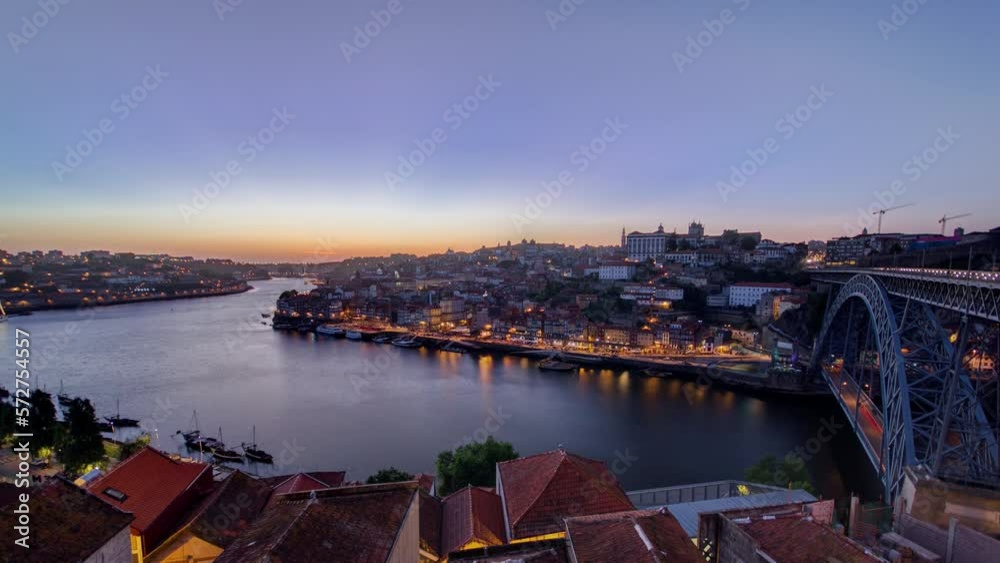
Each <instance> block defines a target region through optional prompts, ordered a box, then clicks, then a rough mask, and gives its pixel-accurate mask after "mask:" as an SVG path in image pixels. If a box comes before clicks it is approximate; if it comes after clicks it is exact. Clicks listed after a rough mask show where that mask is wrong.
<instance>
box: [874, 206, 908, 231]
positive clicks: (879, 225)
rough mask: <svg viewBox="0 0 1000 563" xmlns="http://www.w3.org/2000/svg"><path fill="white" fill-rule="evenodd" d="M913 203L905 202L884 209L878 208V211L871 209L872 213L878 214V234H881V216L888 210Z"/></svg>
mask: <svg viewBox="0 0 1000 563" xmlns="http://www.w3.org/2000/svg"><path fill="white" fill-rule="evenodd" d="M911 205H913V204H912V203H905V204H903V205H897V206H896V207H888V208H885V209H879V210H878V211H872V215H878V234H882V216H883V215H885V214H886V213H887V212H889V211H895V210H897V209H902V208H904V207H909V206H911Z"/></svg>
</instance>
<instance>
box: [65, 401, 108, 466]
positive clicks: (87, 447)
mask: <svg viewBox="0 0 1000 563" xmlns="http://www.w3.org/2000/svg"><path fill="white" fill-rule="evenodd" d="M66 426H67V433H66V436H65V438H64V440H63V443H62V448H61V450H60V452H59V461H61V462H63V464H64V465H65V466H66V469H67V470H68V471H69V472H70V473H79V472H80V471H81V470H82V469H83V468H85V467H86V466H87V465H89V464H91V463H97V462H98V461H101V460H102V459H104V438H102V437H101V429H100V427H99V426H98V424H97V415H96V414H95V413H94V405H92V404H91V403H90V399H80V398H76V399H73V401H72V402H70V404H69V408H67V409H66Z"/></svg>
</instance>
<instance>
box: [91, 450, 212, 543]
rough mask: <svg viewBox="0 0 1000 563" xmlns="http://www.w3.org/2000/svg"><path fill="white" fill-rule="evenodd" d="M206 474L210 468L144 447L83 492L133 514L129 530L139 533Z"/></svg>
mask: <svg viewBox="0 0 1000 563" xmlns="http://www.w3.org/2000/svg"><path fill="white" fill-rule="evenodd" d="M206 471H211V468H210V467H209V466H208V465H206V464H204V463H189V462H183V461H178V460H173V459H170V458H169V457H167V456H166V455H164V454H162V453H160V452H159V451H157V450H155V449H153V448H150V447H146V448H143V449H142V450H140V451H139V452H138V453H136V454H133V455H132V457H130V458H128V459H126V460H125V461H123V462H122V463H121V464H119V465H118V466H117V467H115V468H114V469H112V470H111V471H110V472H108V473H107V474H106V475H103V476H101V477H99V478H97V479H96V480H95V481H93V482H91V483H90V484H89V485H88V486H87V489H88V490H89V491H90V492H92V493H94V494H95V495H97V496H98V497H100V498H101V499H102V500H104V501H106V502H108V503H111V504H112V505H114V506H117V507H119V508H121V509H122V510H125V511H127V512H131V513H133V514H135V521H134V522H132V527H133V528H135V529H136V530H138V531H139V533H142V532H144V531H145V530H146V529H147V528H148V527H149V526H150V524H152V523H153V522H154V521H155V520H156V518H157V517H159V516H160V514H161V513H163V511H164V510H166V509H167V508H168V507H170V504H171V503H173V502H174V500H175V499H177V497H178V496H180V495H181V494H182V493H183V492H184V491H186V490H187V489H188V488H189V487H191V486H192V485H194V484H195V482H196V481H197V480H198V477H200V476H201V475H202V474H203V473H204V472H206ZM108 489H114V490H117V491H121V492H122V493H125V495H126V498H125V500H124V501H119V500H116V499H115V498H114V497H111V496H109V495H108V494H107V493H106V492H105V491H107V490H108Z"/></svg>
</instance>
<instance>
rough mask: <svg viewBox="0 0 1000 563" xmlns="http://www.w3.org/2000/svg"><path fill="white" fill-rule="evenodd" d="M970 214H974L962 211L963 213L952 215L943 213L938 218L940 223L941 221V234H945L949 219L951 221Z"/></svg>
mask: <svg viewBox="0 0 1000 563" xmlns="http://www.w3.org/2000/svg"><path fill="white" fill-rule="evenodd" d="M969 215H972V213H962V214H961V215H952V216H951V217H948V216H947V215H942V216H941V218H940V219H938V223H941V236H944V230H945V228H946V227H947V226H948V221H951V220H952V219H961V218H962V217H968V216H969Z"/></svg>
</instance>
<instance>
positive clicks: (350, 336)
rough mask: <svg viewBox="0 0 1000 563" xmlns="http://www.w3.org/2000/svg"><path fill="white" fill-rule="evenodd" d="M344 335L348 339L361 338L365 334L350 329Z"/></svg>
mask: <svg viewBox="0 0 1000 563" xmlns="http://www.w3.org/2000/svg"><path fill="white" fill-rule="evenodd" d="M344 336H346V337H347V339H348V340H361V339H362V338H364V335H363V334H361V333H360V332H359V331H356V330H349V331H347V333H346V334H345V335H344Z"/></svg>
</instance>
